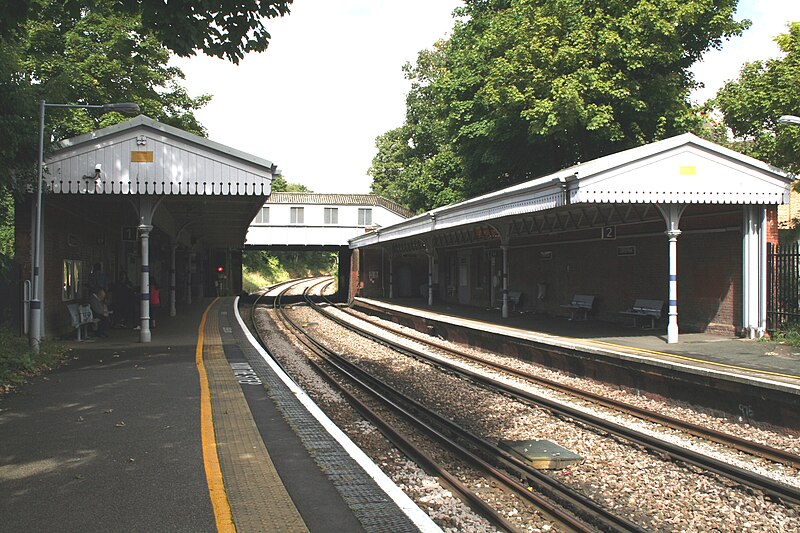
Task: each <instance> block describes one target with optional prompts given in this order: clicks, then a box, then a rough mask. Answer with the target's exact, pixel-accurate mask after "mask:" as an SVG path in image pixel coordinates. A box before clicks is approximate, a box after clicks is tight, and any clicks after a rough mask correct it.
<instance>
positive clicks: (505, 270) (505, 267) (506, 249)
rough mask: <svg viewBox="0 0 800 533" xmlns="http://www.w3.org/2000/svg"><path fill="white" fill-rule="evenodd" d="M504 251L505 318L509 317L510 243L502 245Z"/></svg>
mask: <svg viewBox="0 0 800 533" xmlns="http://www.w3.org/2000/svg"><path fill="white" fill-rule="evenodd" d="M500 249H501V250H502V251H503V275H502V278H503V311H502V313H503V318H508V245H507V244H504V245H502V246H500Z"/></svg>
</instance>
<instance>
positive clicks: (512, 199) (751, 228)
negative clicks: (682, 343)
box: [350, 134, 792, 343]
mask: <svg viewBox="0 0 800 533" xmlns="http://www.w3.org/2000/svg"><path fill="white" fill-rule="evenodd" d="M791 181H792V180H791V177H790V176H788V175H787V174H786V173H785V172H783V171H781V170H780V169H777V168H774V167H771V166H770V165H768V164H766V163H764V162H761V161H758V160H755V159H753V158H750V157H747V156H744V155H742V154H739V153H737V152H734V151H732V150H729V149H727V148H724V147H722V146H719V145H717V144H714V143H712V142H709V141H706V140H704V139H701V138H699V137H697V136H695V135H692V134H684V135H679V136H676V137H672V138H669V139H665V140H662V141H659V142H655V143H652V144H648V145H644V146H640V147H637V148H633V149H630V150H626V151H623V152H619V153H616V154H612V155H609V156H606V157H602V158H599V159H596V160H593V161H589V162H585V163H582V164H579V165H576V166H573V167H570V168H566V169H564V170H561V171H559V172H555V173H553V174H550V175H547V176H544V177H540V178H537V179H534V180H531V181H527V182H525V183H521V184H519V185H515V186H513V187H509V188H506V189H503V190H499V191H496V192H492V193H489V194H486V195H483V196H480V197H477V198H472V199H470V200H466V201H464V202H460V203H457V204H453V205H449V206H445V207H441V208H438V209H434V210H432V211H429V212H427V213H423V214H421V215H418V216H416V217H413V218H410V219H408V220H406V221H404V222H400V223H398V224H395V225H393V226H390V227H384V228H379V229H377V230H375V231H372V232H370V233H367V234H365V235H362V236H359V237H356V238H354V239H351V240H350V247H351V248H352V249H353V250H354V258H353V262H352V266H351V275H352V276H353V277H354V278H357V279H360V280H361V283H360V285H359V284H358V283H354V284H353V287H359V286H360V287H361V289H360V293H359V294H363V295H364V296H371V297H387V298H396V297H419V298H425V299H427V301H428V303H429V304H430V305H432V304H433V303H434V301H437V302H438V303H452V304H461V305H471V306H481V307H487V308H488V307H496V308H498V312H500V313H502V316H503V317H507V316H509V314H510V313H526V312H530V313H546V314H549V315H559V314H563V315H565V316H572V317H573V318H574V315H570V313H569V305H570V302H572V301H574V299H575V297H576V296H591V297H592V298H591V302H592V303H591V307H590V309H589V310H588V312H587V313H586V318H588V319H596V320H608V321H622V320H629V318H630V315H628V314H625V313H626V312H629V311H630V310H631V309H632V307H633V305H634V304H635V303H636V302H637V301H649V302H651V303H655V302H657V303H660V304H662V305H663V308H662V309H661V310H660V312H659V317H658V320H656V321H655V327H656V328H664V327H666V330H667V339H668V342H670V343H673V342H677V340H678V331H679V329H681V330H684V331H696V332H720V333H737V334H741V335H744V336H748V337H757V336H761V335H764V333H765V330H766V316H767V309H766V307H767V271H766V270H767V269H766V265H767V243H768V242H777V240H778V229H777V206H778V205H780V204H784V203H786V202H787V201H788V198H789V191H790V184H791ZM370 278H371V279H375V280H376V281H377V283H373V284H371V285H370V284H366V283H364V280H366V279H370ZM587 300H588V299H587ZM679 304H680V309H681V313H680V315H679V313H678V308H679ZM661 311H663V312H661ZM578 318H580V317H578ZM648 323H649V322H648Z"/></svg>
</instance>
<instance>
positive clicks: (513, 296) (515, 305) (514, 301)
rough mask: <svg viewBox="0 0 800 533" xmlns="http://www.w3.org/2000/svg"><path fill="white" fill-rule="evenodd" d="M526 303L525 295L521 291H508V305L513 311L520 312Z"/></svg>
mask: <svg viewBox="0 0 800 533" xmlns="http://www.w3.org/2000/svg"><path fill="white" fill-rule="evenodd" d="M524 303H525V295H524V294H523V293H522V292H520V291H508V305H509V307H510V308H511V310H512V311H513V312H515V313H516V312H518V311H519V310H520V309H521V308H522V306H523V305H524Z"/></svg>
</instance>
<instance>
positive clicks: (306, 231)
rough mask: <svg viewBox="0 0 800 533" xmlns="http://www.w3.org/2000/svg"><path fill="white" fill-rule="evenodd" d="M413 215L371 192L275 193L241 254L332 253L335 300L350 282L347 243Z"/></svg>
mask: <svg viewBox="0 0 800 533" xmlns="http://www.w3.org/2000/svg"><path fill="white" fill-rule="evenodd" d="M412 215H413V213H412V212H411V211H409V210H407V209H405V208H404V207H402V206H401V205H399V204H397V203H395V202H392V201H391V200H387V199H386V198H383V197H381V196H378V195H375V194H326V193H305V192H274V193H272V194H271V195H270V196H269V198H268V199H267V200H266V202H264V205H263V206H262V207H261V209H260V211H259V212H258V213H257V214H256V217H255V218H254V219H253V221H252V223H251V224H250V227H249V228H248V231H247V237H246V240H245V250H273V251H277V250H282V251H330V252H337V253H338V256H339V261H338V264H339V279H338V294H337V296H339V297H341V298H342V299H344V298H345V297H346V296H347V294H348V289H349V287H350V281H351V280H350V276H349V271H350V255H351V252H350V247H349V244H348V241H349V240H350V239H352V238H354V237H357V236H359V235H362V234H364V233H366V232H368V231H373V230H375V229H377V228H380V227H383V226H391V225H393V224H396V223H398V222H402V221H403V220H405V219H407V218H409V217H411V216H412Z"/></svg>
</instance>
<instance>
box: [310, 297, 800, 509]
mask: <svg viewBox="0 0 800 533" xmlns="http://www.w3.org/2000/svg"><path fill="white" fill-rule="evenodd" d="M309 303H310V304H311V305H313V306H314V308H315V309H316V310H317V311H319V312H320V313H322V314H324V315H325V316H326V317H328V318H329V319H331V320H332V321H334V322H336V323H337V324H339V325H340V326H342V327H344V328H347V329H349V330H351V331H353V332H355V333H358V334H359V335H361V336H364V337H366V338H368V339H370V340H373V341H374V342H378V343H381V344H383V345H385V346H388V347H389V348H391V349H393V350H396V351H398V352H400V353H403V354H406V355H408V356H411V357H414V358H415V359H418V360H421V361H424V362H426V363H429V364H433V365H435V366H438V367H441V368H444V369H446V370H447V371H448V372H452V373H454V374H457V375H460V376H462V377H464V378H466V379H468V380H470V381H474V382H476V383H479V384H481V385H482V386H484V387H487V388H490V389H493V390H497V391H499V392H502V393H504V394H508V395H511V396H513V397H515V398H518V399H520V400H522V401H525V402H530V403H533V404H535V405H538V406H540V407H543V408H545V409H548V410H550V411H552V412H554V413H558V414H560V415H561V416H564V417H568V418H572V419H575V420H579V421H581V422H582V423H584V424H587V425H589V426H591V427H594V428H595V429H596V430H598V431H601V432H608V433H611V434H614V435H618V436H620V437H622V438H625V439H626V440H628V441H630V442H633V443H635V444H636V445H639V446H643V447H645V448H647V449H648V450H651V451H653V452H655V453H658V454H659V455H662V456H667V457H670V458H671V459H673V460H676V461H681V462H684V463H686V464H690V465H694V466H696V467H698V468H702V469H704V470H708V471H711V472H714V473H716V474H718V475H721V476H724V477H726V478H728V479H730V480H732V481H734V482H736V483H741V484H743V485H746V486H748V487H751V488H753V489H756V490H759V491H762V492H763V493H764V494H766V495H768V496H770V497H772V498H775V499H777V500H780V501H784V502H789V503H793V504H800V489H798V488H797V487H794V486H791V485H786V484H784V483H780V482H778V481H775V480H773V479H770V478H768V477H765V476H762V475H760V474H757V473H755V472H752V471H750V470H746V469H742V468H739V467H736V466H734V465H731V464H728V463H726V462H724V461H720V460H717V459H715V458H713V457H709V456H707V455H704V454H702V453H698V452H695V451H693V450H689V449H686V448H684V447H681V446H677V445H674V444H672V443H670V442H667V441H664V440H662V439H659V438H657V437H653V436H651V435H648V434H646V433H642V432H639V431H636V430H633V429H631V428H628V427H626V426H623V425H620V424H615V423H613V422H611V421H608V420H605V419H603V418H600V417H597V416H593V415H591V414H589V413H585V412H584V411H581V410H578V409H574V408H572V407H570V406H567V405H564V404H562V403H559V402H555V401H553V400H551V399H549V398H546V397H544V396H541V395H537V394H532V393H530V392H527V391H524V390H521V389H519V388H517V387H514V386H510V385H508V384H506V383H503V382H499V381H497V380H494V379H492V378H490V377H487V376H485V375H482V374H479V373H476V372H473V371H470V370H468V369H465V368H463V367H461V366H459V365H455V364H452V363H450V362H448V361H446V360H442V359H441V358H437V357H433V356H431V354H430V353H428V352H426V351H422V350H418V349H415V348H412V347H409V346H407V345H404V344H401V343H398V342H396V341H394V340H392V339H389V338H387V337H384V336H380V335H376V334H375V333H374V332H371V331H368V330H366V329H364V328H361V327H359V326H357V325H355V324H353V323H350V322H348V321H345V320H342V319H341V318H340V317H337V316H335V315H334V314H332V313H330V312H328V311H327V310H326V309H324V308H322V307H321V306H319V304H317V303H316V302H312V301H311V300H309ZM392 333H393V334H396V333H395V332H394V331H392ZM408 338H410V339H412V340H413V341H414V342H416V343H423V344H427V345H428V346H430V347H431V348H432V349H436V350H443V348H442V347H441V346H439V345H437V344H433V343H429V342H425V341H424V340H421V339H420V338H417V337H411V336H408ZM448 352H449V353H450V354H451V355H454V356H456V357H460V358H463V359H467V360H470V361H473V362H478V363H480V364H487V363H486V362H485V361H484V360H482V359H480V358H476V357H474V356H471V355H469V354H466V353H463V352H461V351H458V350H452V349H449V350H448ZM487 366H492V367H493V368H494V369H495V370H500V371H502V372H507V373H510V374H513V375H515V376H516V377H521V378H523V379H530V380H531V381H536V382H539V383H540V384H547V385H549V386H552V388H556V389H558V390H560V391H561V392H566V393H568V394H573V395H578V396H581V397H583V398H584V399H590V400H592V399H593V400H594V401H596V402H597V403H599V404H601V405H606V406H608V407H612V408H614V409H617V410H619V411H622V412H629V411H630V412H629V414H634V415H635V416H638V417H641V418H643V419H649V420H651V421H654V422H657V423H660V424H664V425H667V426H669V427H673V428H674V429H683V430H685V431H687V432H689V433H691V434H693V435H695V436H701V437H704V438H708V439H709V440H712V441H714V442H718V443H723V444H725V445H729V446H731V447H733V448H734V449H737V450H740V451H747V453H751V454H753V455H756V456H759V457H763V458H768V459H770V460H773V461H777V462H780V463H782V464H787V465H790V466H796V465H798V464H800V457H797V456H795V455H793V454H789V453H786V452H783V451H782V450H776V449H773V448H770V447H766V446H762V445H759V444H757V443H753V442H751V441H746V440H744V439H740V438H738V437H735V436H732V435H727V434H724V433H721V432H717V431H714V430H711V429H709V428H704V427H701V426H696V425H693V424H688V423H685V422H683V421H680V420H677V419H671V418H670V417H665V416H664V415H661V414H659V413H653V412H650V411H646V410H644V409H640V408H638V407H635V406H630V405H628V404H624V403H622V402H616V401H613V400H608V399H606V398H602V397H599V396H597V395H592V394H588V393H584V392H583V391H575V389H572V388H571V387H566V386H563V385H561V384H557V383H556V382H553V381H551V380H541V378H538V377H536V376H531V375H529V374H527V373H521V372H519V371H516V370H513V369H509V368H507V367H506V366H505V365H496V364H487Z"/></svg>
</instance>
